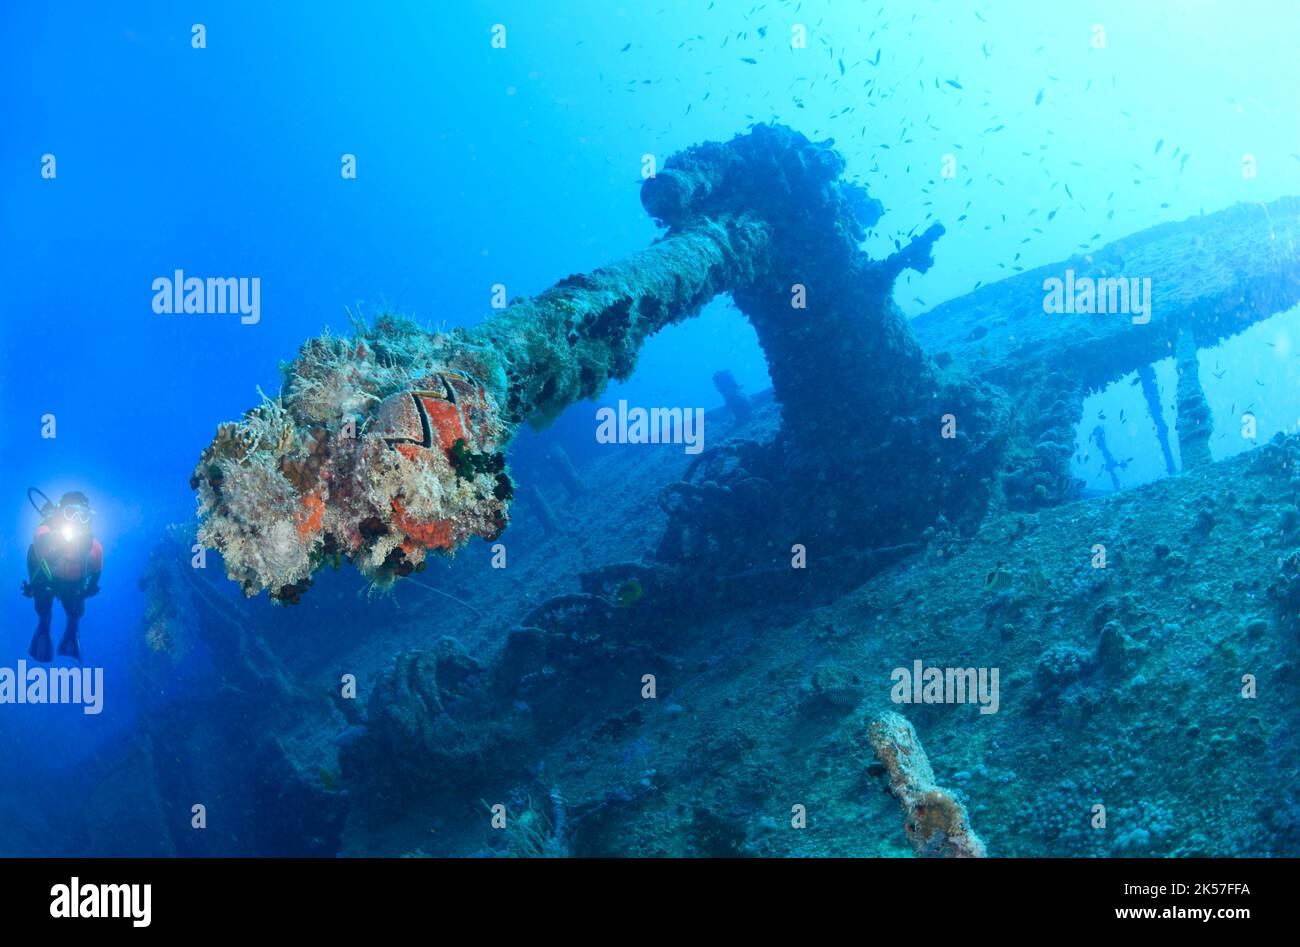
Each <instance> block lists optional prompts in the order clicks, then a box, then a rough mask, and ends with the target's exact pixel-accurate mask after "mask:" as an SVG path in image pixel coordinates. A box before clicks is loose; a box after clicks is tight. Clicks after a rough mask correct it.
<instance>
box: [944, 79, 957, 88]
mask: <svg viewBox="0 0 1300 947" xmlns="http://www.w3.org/2000/svg"><path fill="white" fill-rule="evenodd" d="M943 81H944V82H946V83H947V84H948V85H950V86H952V87H953V88H954V89H960V88H961V83H960V82H958V81H957V80H956V79H945V80H943Z"/></svg>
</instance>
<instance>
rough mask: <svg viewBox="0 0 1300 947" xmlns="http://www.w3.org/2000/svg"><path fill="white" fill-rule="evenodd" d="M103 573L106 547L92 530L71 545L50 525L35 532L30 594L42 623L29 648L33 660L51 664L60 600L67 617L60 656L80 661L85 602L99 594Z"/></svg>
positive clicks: (31, 548) (30, 550)
mask: <svg viewBox="0 0 1300 947" xmlns="http://www.w3.org/2000/svg"><path fill="white" fill-rule="evenodd" d="M103 570H104V550H103V547H102V546H100V544H99V540H97V539H95V538H94V537H93V536H91V535H90V532H89V530H87V531H85V532H84V534H82V535H79V536H78V537H77V538H76V539H74V540H72V541H69V540H66V539H64V538H63V537H61V536H59V535H58V534H56V533H55V531H54V528H53V526H52V525H51V522H50V521H47V522H44V523H42V524H41V525H40V526H38V527H37V528H36V535H35V536H34V537H33V539H32V544H31V545H30V546H28V547H27V573H28V575H29V576H30V577H31V583H30V586H29V588H30V594H31V596H32V598H33V599H34V600H35V603H36V614H37V616H38V617H39V619H40V621H39V623H38V624H37V626H36V634H34V635H33V636H32V643H31V646H30V647H29V648H28V652H29V653H30V654H31V656H32V657H33V658H35V659H36V660H37V661H50V660H52V659H53V657H54V655H53V654H52V653H51V650H52V649H51V647H50V645H51V642H50V619H51V616H52V614H53V611H54V600H55V599H56V598H57V599H58V600H59V601H60V602H62V603H63V611H64V612H65V613H66V614H67V616H68V624H67V627H66V628H65V629H64V632H63V638H62V639H61V640H60V641H59V654H62V655H66V656H68V657H71V658H76V659H77V660H78V661H80V660H81V648H80V645H79V644H78V642H77V626H78V624H79V623H80V621H81V616H82V615H84V614H85V612H86V599H87V598H88V597H89V596H91V595H94V594H96V593H97V592H98V591H99V575H100V573H101V572H102V571H103Z"/></svg>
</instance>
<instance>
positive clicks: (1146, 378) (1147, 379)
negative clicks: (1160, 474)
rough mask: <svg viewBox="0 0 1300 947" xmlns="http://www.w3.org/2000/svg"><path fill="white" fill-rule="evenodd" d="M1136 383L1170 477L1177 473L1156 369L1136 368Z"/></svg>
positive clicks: (1152, 366)
mask: <svg viewBox="0 0 1300 947" xmlns="http://www.w3.org/2000/svg"><path fill="white" fill-rule="evenodd" d="M1137 374H1138V381H1139V382H1140V383H1141V385H1142V397H1143V398H1144V399H1146V403H1147V411H1148V412H1149V413H1150V415H1151V420H1152V422H1153V423H1154V424H1155V426H1156V440H1157V441H1159V442H1160V456H1161V457H1163V458H1164V461H1165V473H1167V474H1169V475H1170V476H1171V477H1172V476H1173V475H1174V474H1176V473H1177V472H1178V468H1177V466H1176V465H1175V464H1174V452H1173V449H1172V447H1171V445H1170V443H1169V425H1168V424H1166V423H1165V412H1164V409H1163V407H1162V406H1161V404H1160V386H1159V385H1158V384H1157V383H1156V369H1155V366H1154V365H1151V364H1150V363H1148V364H1146V365H1142V366H1139V367H1138V370H1137Z"/></svg>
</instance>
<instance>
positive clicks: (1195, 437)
mask: <svg viewBox="0 0 1300 947" xmlns="http://www.w3.org/2000/svg"><path fill="white" fill-rule="evenodd" d="M1174 354H1175V356H1176V357H1177V359H1178V424H1177V428H1178V453H1179V454H1180V455H1181V457H1182V460H1183V469H1184V470H1191V469H1192V468H1194V467H1201V466H1204V465H1205V464H1208V463H1210V461H1211V458H1210V435H1211V434H1212V433H1214V429H1213V419H1212V418H1211V416H1210V405H1209V402H1207V401H1206V400H1205V389H1204V388H1202V387H1201V372H1200V363H1199V361H1198V360H1197V358H1196V338H1195V336H1194V335H1193V334H1192V329H1191V327H1190V326H1188V327H1186V328H1183V329H1180V330H1179V332H1178V340H1177V342H1176V343H1175V345H1174Z"/></svg>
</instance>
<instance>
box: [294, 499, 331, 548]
mask: <svg viewBox="0 0 1300 947" xmlns="http://www.w3.org/2000/svg"><path fill="white" fill-rule="evenodd" d="M323 492H324V491H322V490H314V491H312V492H311V493H309V494H307V495H306V496H305V497H303V498H302V509H301V510H299V511H298V514H297V515H298V537H299V538H300V539H301V540H303V542H306V541H307V540H308V539H310V538H311V537H312V536H315V535H316V534H317V533H319V532H320V531H321V529H322V528H323V527H324V525H325V498H324V497H323V496H322V493H323Z"/></svg>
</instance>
